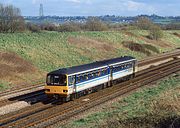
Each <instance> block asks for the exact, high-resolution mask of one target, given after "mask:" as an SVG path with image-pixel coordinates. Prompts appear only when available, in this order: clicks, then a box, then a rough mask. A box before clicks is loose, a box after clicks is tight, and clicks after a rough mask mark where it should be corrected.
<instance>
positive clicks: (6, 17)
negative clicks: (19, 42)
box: [0, 4, 25, 32]
mask: <svg viewBox="0 0 180 128" xmlns="http://www.w3.org/2000/svg"><path fill="white" fill-rule="evenodd" d="M24 24H25V23H24V19H23V17H22V16H21V11H20V9H19V8H16V7H14V6H13V5H6V6H4V5H2V4H0V32H15V31H19V30H22V29H24V28H23V26H25V25H24Z"/></svg>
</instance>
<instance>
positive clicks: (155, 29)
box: [149, 25, 163, 40]
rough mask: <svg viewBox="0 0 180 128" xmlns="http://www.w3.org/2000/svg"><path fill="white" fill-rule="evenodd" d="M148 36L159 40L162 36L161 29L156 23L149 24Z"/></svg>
mask: <svg viewBox="0 0 180 128" xmlns="http://www.w3.org/2000/svg"><path fill="white" fill-rule="evenodd" d="M149 37H150V38H151V39H153V40H159V39H160V38H162V37H163V31H162V30H161V28H160V27H159V26H157V25H151V26H150V29H149Z"/></svg>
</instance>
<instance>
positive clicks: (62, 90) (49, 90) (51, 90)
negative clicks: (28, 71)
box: [45, 75, 68, 97]
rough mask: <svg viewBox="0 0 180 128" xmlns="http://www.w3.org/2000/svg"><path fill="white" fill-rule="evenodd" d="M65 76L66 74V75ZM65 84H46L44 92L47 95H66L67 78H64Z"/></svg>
mask: <svg viewBox="0 0 180 128" xmlns="http://www.w3.org/2000/svg"><path fill="white" fill-rule="evenodd" d="M66 78H68V77H67V75H66ZM66 81H67V82H66V86H60V85H57V86H56V85H46V86H45V93H46V94H47V95H58V96H60V97H67V96H68V79H66Z"/></svg>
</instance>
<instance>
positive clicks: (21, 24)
mask: <svg viewBox="0 0 180 128" xmlns="http://www.w3.org/2000/svg"><path fill="white" fill-rule="evenodd" d="M129 29H141V30H148V31H149V35H148V38H150V39H154V40H158V39H160V38H162V36H163V31H162V29H164V30H167V29H180V24H168V25H157V24H154V23H153V22H152V21H151V20H149V19H148V18H146V17H139V18H138V19H137V20H136V21H135V22H134V23H130V24H109V23H105V22H102V21H101V20H100V19H98V18H97V17H89V18H88V19H87V21H86V22H84V23H77V22H66V23H64V24H59V25H55V24H52V23H43V24H33V23H26V22H25V21H24V18H23V17H22V16H21V11H20V9H19V8H16V7H14V6H13V5H3V4H0V32H4V33H8V32H10V33H14V32H21V31H27V30H28V31H31V32H40V31H42V30H47V31H58V32H73V31H109V30H111V31H119V30H129Z"/></svg>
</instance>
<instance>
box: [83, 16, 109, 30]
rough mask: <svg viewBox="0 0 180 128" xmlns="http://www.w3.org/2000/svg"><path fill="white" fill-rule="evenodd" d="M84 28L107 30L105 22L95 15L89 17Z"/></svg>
mask: <svg viewBox="0 0 180 128" xmlns="http://www.w3.org/2000/svg"><path fill="white" fill-rule="evenodd" d="M85 28H86V29H87V30H89V31H105V30H108V26H107V24H105V23H103V22H102V21H100V20H99V19H98V18H96V17H89V18H88V20H87V22H86V25H85Z"/></svg>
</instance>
